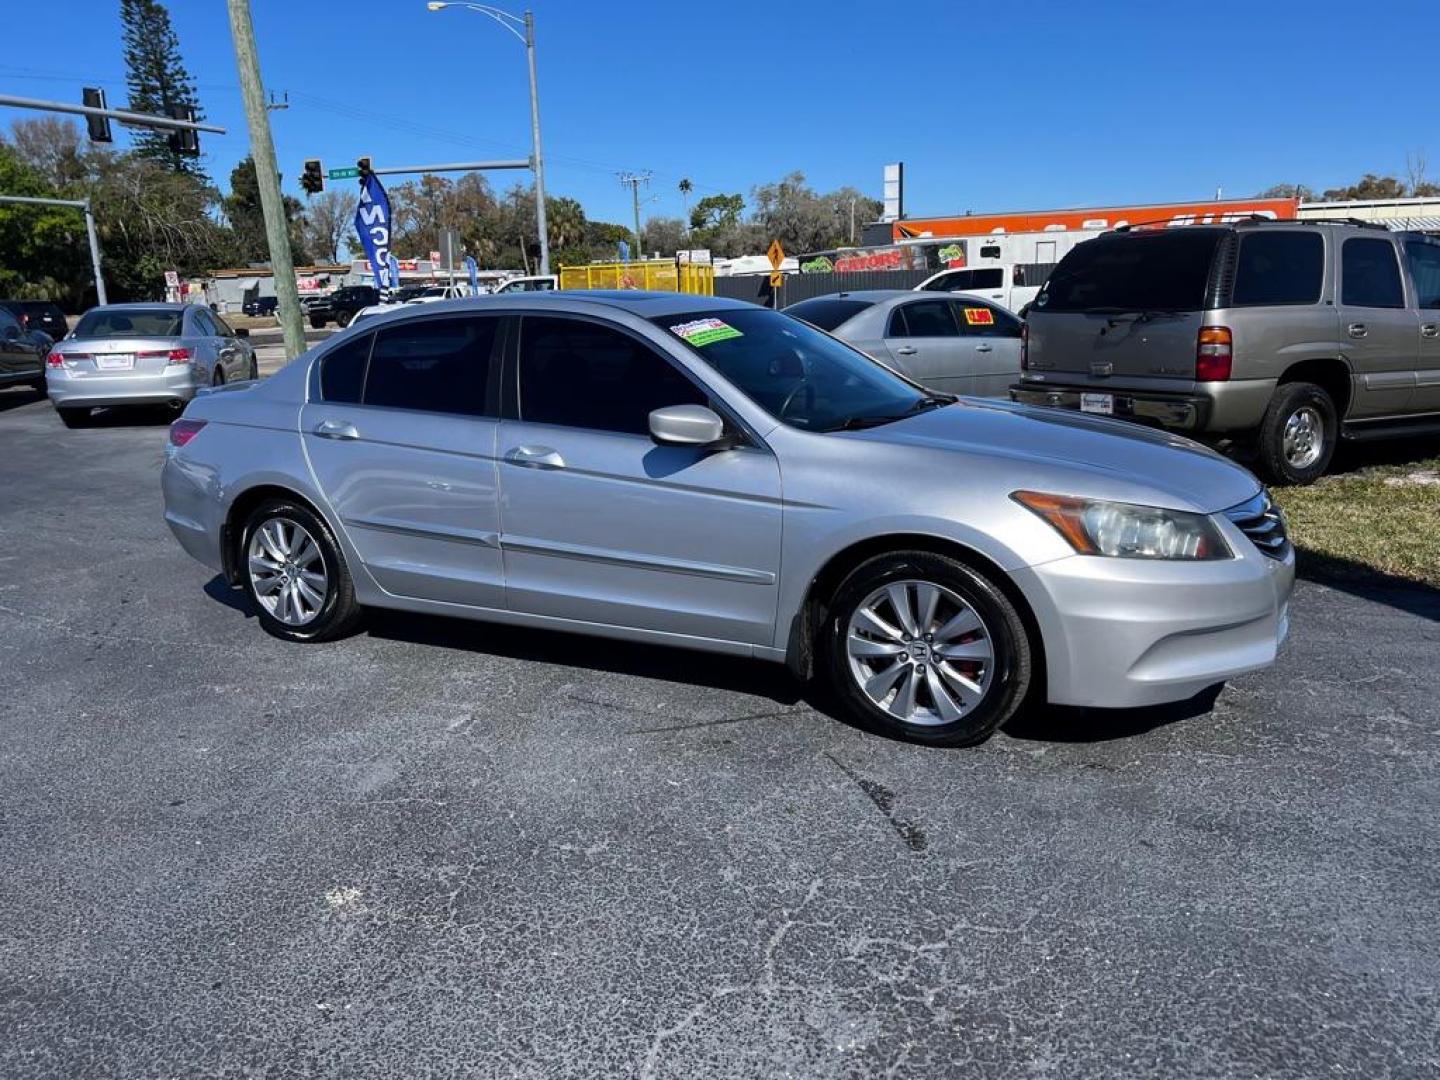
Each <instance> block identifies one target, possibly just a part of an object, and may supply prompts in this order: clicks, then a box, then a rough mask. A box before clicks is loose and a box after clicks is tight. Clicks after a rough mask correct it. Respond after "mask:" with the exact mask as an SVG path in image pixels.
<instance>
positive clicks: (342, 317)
mask: <svg viewBox="0 0 1440 1080" xmlns="http://www.w3.org/2000/svg"><path fill="white" fill-rule="evenodd" d="M353 318H355V313H354V312H353V311H337V312H336V313H335V325H336V326H338V327H340V329H341V330H344V329H345V327H347V326H349V325H350V320H351V319H353Z"/></svg>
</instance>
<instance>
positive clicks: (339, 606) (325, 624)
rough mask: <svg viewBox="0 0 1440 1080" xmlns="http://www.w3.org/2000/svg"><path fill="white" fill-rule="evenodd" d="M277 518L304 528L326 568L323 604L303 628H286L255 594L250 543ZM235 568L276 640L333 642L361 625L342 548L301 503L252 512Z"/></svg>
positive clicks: (271, 503) (279, 502) (272, 502)
mask: <svg viewBox="0 0 1440 1080" xmlns="http://www.w3.org/2000/svg"><path fill="white" fill-rule="evenodd" d="M274 518H282V519H285V520H286V521H290V522H294V523H296V524H299V525H300V526H301V527H303V528H304V529H305V531H306V532H308V533H309V534H310V536H311V538H312V539H313V540H314V541H315V546H316V547H318V548H319V549H320V557H321V560H322V561H323V564H324V572H325V576H326V579H327V582H326V583H327V589H326V593H325V598H324V601H323V602H322V603H321V605H320V609H319V611H318V612H317V613H316V614H315V615H314V617H313V618H311V619H310V620H309V621H308V622H306V623H305V624H304V625H302V626H294V625H290V624H287V623H285V622H283V621H281V620H280V619H278V618H276V617H275V615H274V614H272V613H271V611H270V610H269V608H268V607H267V606H266V604H265V603H264V602H262V600H261V598H260V596H259V595H258V593H257V592H256V588H255V582H254V579H253V577H252V575H251V573H250V569H249V565H250V560H249V551H250V541H251V539H252V537H254V535H255V532H256V531H257V530H258V529H259V528H260V527H261V526H262V525H264V524H265V523H266V522H268V521H270V520H271V519H274ZM235 565H236V566H238V567H240V580H241V582H242V584H243V585H244V588H245V592H246V594H247V595H248V596H249V597H250V601H251V603H253V604H254V605H255V610H256V611H257V612H258V613H259V617H260V625H261V626H262V627H264V628H265V631H266V632H267V633H269V634H273V635H274V636H275V637H278V638H282V639H283V640H285V641H299V642H312V641H332V640H334V639H335V638H340V637H344V636H345V635H347V634H349V633H351V632H352V631H353V630H354V629H355V627H356V625H357V624H358V623H359V621H360V616H361V608H360V605H359V604H358V603H356V601H355V584H354V582H353V581H352V580H351V578H350V571H349V570H348V568H347V567H346V566H345V560H344V558H343V557H342V556H341V554H340V546H339V545H338V544H337V543H336V542H335V536H334V534H333V533H331V531H330V529H329V527H328V526H326V524H325V522H324V521H323V520H322V519H321V518H320V517H319V516H318V515H317V514H316V513H315V512H314V511H312V510H311V509H310V508H309V507H307V506H304V505H303V504H301V503H298V502H293V501H291V500H289V499H267V500H266V501H265V502H263V503H261V504H260V505H259V506H257V507H256V508H255V509H254V510H253V511H251V513H250V516H249V517H248V518H246V519H245V527H244V528H243V529H242V530H241V531H240V539H239V548H238V549H237V550H236V552H235Z"/></svg>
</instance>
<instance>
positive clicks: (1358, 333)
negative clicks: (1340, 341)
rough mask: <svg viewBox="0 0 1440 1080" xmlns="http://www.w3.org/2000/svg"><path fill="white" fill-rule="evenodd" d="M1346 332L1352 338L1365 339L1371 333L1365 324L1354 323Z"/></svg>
mask: <svg viewBox="0 0 1440 1080" xmlns="http://www.w3.org/2000/svg"><path fill="white" fill-rule="evenodd" d="M1345 330H1346V333H1348V334H1349V335H1350V336H1351V337H1364V336H1365V335H1366V334H1368V333H1369V332H1370V331H1369V330H1368V329H1367V328H1366V326H1365V324H1364V323H1363V322H1352V323H1351V324H1350V325H1349V326H1347V327H1346V328H1345Z"/></svg>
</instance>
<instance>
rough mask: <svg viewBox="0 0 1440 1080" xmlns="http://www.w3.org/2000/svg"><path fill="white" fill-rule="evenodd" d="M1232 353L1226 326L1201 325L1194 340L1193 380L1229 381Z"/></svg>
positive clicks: (1228, 330) (1231, 341)
mask: <svg viewBox="0 0 1440 1080" xmlns="http://www.w3.org/2000/svg"><path fill="white" fill-rule="evenodd" d="M1234 353H1235V349H1234V339H1233V338H1232V337H1231V335H1230V328H1229V327H1228V326H1202V327H1201V328H1200V335H1199V337H1198V338H1197V339H1196V342H1195V381H1196V382H1227V381H1229V379H1230V363H1231V361H1232V360H1233V359H1234Z"/></svg>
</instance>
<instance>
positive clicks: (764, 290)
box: [715, 270, 935, 307]
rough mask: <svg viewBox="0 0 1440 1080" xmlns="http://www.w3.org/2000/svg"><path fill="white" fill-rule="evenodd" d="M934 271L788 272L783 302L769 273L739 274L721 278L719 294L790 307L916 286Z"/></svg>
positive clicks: (767, 304)
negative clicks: (859, 291)
mask: <svg viewBox="0 0 1440 1080" xmlns="http://www.w3.org/2000/svg"><path fill="white" fill-rule="evenodd" d="M934 273H935V271H933V270H855V271H851V272H849V273H840V274H786V275H785V278H784V281H783V282H782V283H781V285H780V289H779V293H780V297H779V301H780V302H779V304H776V303H775V296H774V293H773V292H772V290H771V288H770V277H769V275H768V274H737V275H735V276H734V277H717V278H716V279H715V295H716V296H728V297H730V298H731V299H733V300H749V301H750V302H751V303H752V304H763V305H765V306H766V307H772V306H777V307H786V306H788V305H790V304H796V303H799V302H800V301H801V300H809V299H810V298H811V297H812V296H830V295H832V294H834V293H839V292H854V291H855V290H857V289H913V288H914V287H915V286H916V285H919V284H920V282H922V281H924V280H925V279H926V278H928V277H931V276H933V275H934Z"/></svg>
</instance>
